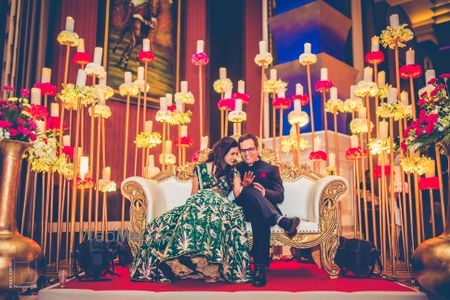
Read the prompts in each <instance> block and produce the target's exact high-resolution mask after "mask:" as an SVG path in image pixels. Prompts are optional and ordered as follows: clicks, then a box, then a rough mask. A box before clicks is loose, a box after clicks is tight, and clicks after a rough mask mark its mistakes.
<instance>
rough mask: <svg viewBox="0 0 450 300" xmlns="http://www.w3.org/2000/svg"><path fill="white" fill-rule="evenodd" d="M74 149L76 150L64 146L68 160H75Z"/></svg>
mask: <svg viewBox="0 0 450 300" xmlns="http://www.w3.org/2000/svg"><path fill="white" fill-rule="evenodd" d="M74 149H75V147H71V146H64V147H63V148H62V153H64V154H65V155H66V157H67V158H68V159H73V152H74Z"/></svg>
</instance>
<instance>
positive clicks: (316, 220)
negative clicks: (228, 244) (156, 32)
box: [121, 164, 348, 278]
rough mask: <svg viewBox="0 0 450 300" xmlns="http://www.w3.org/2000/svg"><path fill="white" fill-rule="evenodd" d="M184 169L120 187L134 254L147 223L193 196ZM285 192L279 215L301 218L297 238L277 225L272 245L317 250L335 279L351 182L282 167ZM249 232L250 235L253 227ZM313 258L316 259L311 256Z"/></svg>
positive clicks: (132, 180) (189, 172)
mask: <svg viewBox="0 0 450 300" xmlns="http://www.w3.org/2000/svg"><path fill="white" fill-rule="evenodd" d="M193 167H194V165H193V164H192V165H188V166H184V167H182V168H178V169H177V170H172V171H171V172H164V173H160V174H159V176H157V177H156V178H154V179H151V180H149V179H144V178H142V177H129V178H127V179H126V180H125V181H124V182H122V185H121V191H122V195H123V196H125V197H126V198H127V199H129V200H130V202H131V207H130V225H129V226H130V227H129V233H130V236H131V238H130V240H129V243H130V246H131V248H132V252H133V254H135V253H136V252H137V250H138V248H139V246H140V244H141V240H142V234H143V231H144V229H145V226H146V224H147V223H149V222H151V221H152V220H153V219H154V218H156V217H158V216H160V215H161V214H162V213H164V212H166V211H168V210H170V209H172V208H174V207H176V206H179V205H183V204H184V203H185V201H186V199H187V198H188V197H189V195H190V191H191V180H190V177H191V176H192V169H193ZM280 173H281V177H282V179H283V185H284V188H285V193H284V195H285V198H284V201H283V203H282V204H281V205H279V207H280V209H281V211H282V213H283V214H285V215H286V216H289V217H292V216H298V217H299V218H300V219H301V222H300V225H299V228H298V234H297V235H296V236H295V237H293V238H292V239H290V238H289V237H287V235H285V234H284V231H283V230H282V229H281V228H280V227H278V226H274V227H272V229H271V243H272V244H273V245H287V246H291V247H297V248H313V247H314V248H315V249H317V250H318V251H316V252H319V253H320V261H316V263H318V265H319V266H320V265H321V266H323V267H324V268H325V270H326V271H327V272H328V274H329V275H330V278H337V277H338V275H339V268H338V267H337V265H336V264H335V263H334V257H335V254H336V251H337V249H338V246H339V232H340V230H339V224H338V218H337V214H338V213H337V201H339V199H340V198H342V197H343V196H345V195H346V194H347V189H348V183H347V180H346V179H345V178H343V177H341V176H326V177H322V178H321V177H319V176H317V175H316V174H314V173H312V172H311V171H310V170H309V169H307V168H306V167H305V168H296V167H294V166H292V165H289V164H284V165H282V166H281V167H280ZM247 224H248V227H247V228H248V230H249V232H250V236H251V226H250V224H249V223H247ZM313 256H314V255H313Z"/></svg>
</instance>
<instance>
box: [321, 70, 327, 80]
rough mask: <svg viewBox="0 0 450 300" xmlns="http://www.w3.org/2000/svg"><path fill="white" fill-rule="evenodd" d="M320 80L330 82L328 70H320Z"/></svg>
mask: <svg viewBox="0 0 450 300" xmlns="http://www.w3.org/2000/svg"><path fill="white" fill-rule="evenodd" d="M320 80H328V69H327V68H320Z"/></svg>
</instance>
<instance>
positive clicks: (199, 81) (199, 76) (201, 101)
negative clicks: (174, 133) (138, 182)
mask: <svg viewBox="0 0 450 300" xmlns="http://www.w3.org/2000/svg"><path fill="white" fill-rule="evenodd" d="M202 75H203V68H202V65H201V64H200V65H198V90H199V91H198V95H199V97H198V104H199V107H200V109H199V112H200V118H199V120H200V138H202V137H203V82H202V80H203V76H202ZM163 148H165V146H164V145H163ZM165 164H166V162H165V153H163V169H164V168H165Z"/></svg>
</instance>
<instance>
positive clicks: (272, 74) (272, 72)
mask: <svg viewBox="0 0 450 300" xmlns="http://www.w3.org/2000/svg"><path fill="white" fill-rule="evenodd" d="M270 80H277V69H270Z"/></svg>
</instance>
